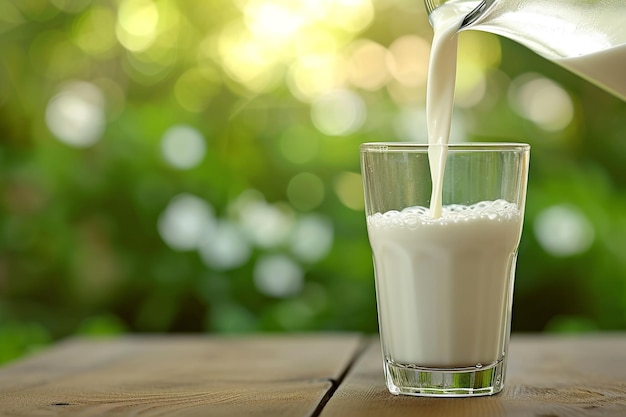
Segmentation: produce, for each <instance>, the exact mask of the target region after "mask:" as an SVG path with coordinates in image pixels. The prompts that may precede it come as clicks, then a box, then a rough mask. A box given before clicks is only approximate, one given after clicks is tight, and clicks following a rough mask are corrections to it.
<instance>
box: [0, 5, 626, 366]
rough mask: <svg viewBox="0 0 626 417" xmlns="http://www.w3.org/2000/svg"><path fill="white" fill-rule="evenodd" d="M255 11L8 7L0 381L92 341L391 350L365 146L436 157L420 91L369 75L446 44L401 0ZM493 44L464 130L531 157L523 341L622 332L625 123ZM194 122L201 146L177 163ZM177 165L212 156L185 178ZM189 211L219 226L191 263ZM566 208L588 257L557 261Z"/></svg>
mask: <svg viewBox="0 0 626 417" xmlns="http://www.w3.org/2000/svg"><path fill="white" fill-rule="evenodd" d="M261 3H262V2H251V1H250V2H248V1H243V0H242V1H235V2H231V1H205V0H190V1H182V2H175V1H171V0H169V1H168V0H158V1H151V0H124V1H108V0H99V1H96V0H93V1H79V2H69V1H62V0H54V1H51V2H42V1H35V0H25V1H20V2H14V1H11V0H0V54H1V56H2V57H3V58H2V63H1V64H0V133H1V136H0V362H1V361H8V360H11V359H14V358H16V357H18V356H20V355H22V354H25V353H27V352H30V351H32V350H33V349H36V348H37V347H39V346H41V345H44V344H47V343H50V342H51V341H54V340H58V339H59V338H62V337H67V336H70V335H74V334H90V335H94V334H97V335H110V334H118V333H124V332H224V333H233V332H235V333H236V332H255V331H308V330H328V331H335V330H339V331H351V330H354V331H364V332H375V331H376V329H377V323H376V307H375V294H374V284H373V272H372V265H371V254H370V249H369V245H368V243H367V236H366V230H365V221H364V213H363V211H362V201H360V200H359V199H360V198H362V197H359V196H360V195H361V194H360V193H361V191H360V184H359V181H358V180H359V177H358V173H359V166H358V145H359V144H360V143H362V142H366V141H387V140H406V139H413V140H414V139H415V136H418V137H419V136H420V135H422V136H421V137H422V138H423V137H424V136H423V133H422V131H420V130H419V129H420V128H419V126H421V125H423V120H421V119H423V114H422V113H420V111H421V109H423V100H424V86H423V85H420V84H419V83H416V84H415V85H409V84H406V83H405V84H402V83H401V82H400V81H398V79H394V77H396V76H397V74H396V75H393V71H390V70H388V69H383V70H380V68H386V67H385V65H382V66H376V65H378V64H380V63H381V62H383V61H384V62H387V61H385V59H387V60H388V59H390V58H389V55H381V56H383V58H381V59H378V58H376V59H375V58H371V57H370V59H369V60H367V62H369V63H370V64H371V65H373V66H372V68H373V69H371V71H374V72H372V73H371V74H374V75H371V74H370V76H369V77H370V78H358V77H355V76H354V68H355V67H353V66H351V65H356V64H354V62H357V61H355V60H356V58H355V57H356V52H355V51H356V50H357V49H358V48H359V47H363V45H369V46H372V43H377V44H378V46H381V48H382V49H380V48H378V49H376V47H372V48H370V49H361V51H366V52H367V51H370V52H371V53H378V52H380V51H385V50H387V51H389V50H392V49H393V48H392V47H391V46H392V44H393V43H394V41H395V40H396V39H399V38H402V37H405V36H406V37H408V38H406V39H409V41H410V42H413V43H412V44H411V45H413V46H415V47H417V49H416V56H417V57H418V58H419V57H421V58H420V59H421V61H419V65H421V67H420V68H422V69H424V68H425V66H426V61H425V60H424V56H423V54H422V55H419V54H420V53H421V52H419V46H420V45H427V44H428V43H427V42H428V39H429V36H430V34H431V29H430V27H429V26H428V23H427V19H426V17H425V16H424V12H423V10H422V8H421V5H418V4H417V3H415V4H413V3H411V4H408V3H407V2H404V1H394V0H387V1H379V2H373V3H370V2H369V1H362V2H355V4H360V3H362V4H361V5H360V6H358V7H356V8H355V9H354V10H348V9H345V10H344V9H341V8H340V6H339V2H337V5H335V6H333V7H334V9H333V8H332V7H331V6H329V5H331V4H335V3H333V2H320V5H319V8H317V9H312V10H310V11H309V12H308V14H305V15H306V16H308V17H307V18H310V19H314V17H315V15H316V13H319V16H318V17H315V19H316V20H310V21H307V22H306V24H305V23H302V21H301V20H297V19H295V20H294V19H287V20H284V19H283V20H279V21H277V22H279V23H276V24H274V25H269V26H267V25H265V26H264V21H262V20H259V19H261V17H262V16H265V14H263V13H266V14H267V13H270V12H271V11H272V10H273V9H271V8H268V9H263V10H260V9H259V10H257V9H254V10H253V9H250V8H251V7H253V5H254V4H261ZM271 3H275V4H283V3H280V2H267V4H271ZM285 4H292V6H293V5H296V4H300V3H299V2H291V3H290V2H286V3H285ZM302 4H304V2H302ZM372 4H373V6H372ZM246 5H247V6H246ZM293 7H296V6H293ZM298 7H299V6H298ZM302 7H303V6H302ZM346 7H347V6H346ZM324 8H326V9H324ZM287 11H288V12H289V10H287ZM314 11H315V13H313V12H314ZM299 12H302V10H300V11H298V10H296V9H293V10H291V11H290V13H295V14H297V13H299ZM350 13H353V14H350ZM155 16H156V18H155ZM276 16H278V17H276ZM280 16H281V15H280V14H279V15H275V16H274V18H275V19H279V18H280ZM283 17H284V15H283ZM291 17H293V16H291ZM255 19H257V20H255ZM251 22H252V23H251ZM290 22H291V23H290ZM294 22H300V23H301V25H300V26H297V25H295V23H294ZM390 22H393V23H390ZM265 23H266V22H265ZM287 23H289V24H287ZM246 25H248V26H246ZM281 25H282V26H281ZM290 31H291V32H290ZM464 36H468V38H467V40H468V43H467V44H466V45H468V46H467V48H470V47H476V46H475V45H477V44H478V45H480V42H479V41H478V43H477V41H476V39H480V38H475V39H474V38H470V37H469V36H470V35H465V34H464ZM418 37H421V38H420V39H421V41H420V40H419V39H418V40H416V39H417V38H418ZM472 39H473V40H472ZM485 39H487V38H485ZM364 40H369V42H370V43H369V44H365V43H362V42H364ZM488 40H489V42H490V45H492V44H493V45H496V46H497V47H499V48H500V50H499V51H498V53H499V55H498V54H496V53H495V52H494V51H493V50H491V49H490V51H491V55H489V54H487V55H485V54H471V53H468V54H466V55H468V56H470V57H472V56H474V57H483V58H467V59H478V61H468V60H467V59H466V60H461V62H460V63H459V74H460V77H467V79H465V80H464V81H463V83H464V85H469V86H470V87H471V86H478V85H479V84H480V83H479V81H480V80H482V81H484V85H483V84H480V85H483V86H484V87H485V91H486V92H485V93H484V94H485V95H484V97H482V98H481V99H479V100H476V103H474V104H472V105H464V106H463V107H460V108H458V109H457V111H456V116H457V120H458V121H460V122H459V123H460V124H461V125H462V129H461V136H463V137H464V138H466V139H468V140H503V139H504V140H516V141H524V142H528V143H530V144H531V145H532V147H533V150H532V158H531V159H532V162H531V178H530V188H529V193H528V207H527V213H526V222H525V230H524V236H523V238H522V244H521V248H520V254H519V262H518V275H517V286H516V296H515V297H516V298H515V310H514V330H525V331H540V330H544V329H547V330H576V331H582V330H589V329H594V330H595V329H599V330H608V329H624V328H626V284H625V283H626V249H625V248H626V237H625V236H626V198H625V194H624V189H625V187H626V176H624V171H623V165H624V161H626V123H625V122H624V120H626V105H625V104H624V103H622V102H620V101H619V100H618V99H616V98H614V97H612V96H610V95H609V94H607V93H605V92H603V91H601V90H599V89H597V88H596V87H594V86H592V85H590V84H588V83H586V82H585V81H583V80H581V79H579V78H578V77H576V76H574V75H572V74H569V73H568V72H566V71H565V70H563V69H561V68H559V67H556V66H555V65H553V64H551V63H549V62H546V61H545V60H543V59H541V58H539V57H537V56H536V55H534V54H532V53H531V52H529V51H527V50H525V49H523V48H522V47H520V46H518V45H516V44H514V43H512V42H509V41H507V40H498V38H495V37H490V38H488ZM420 42H422V43H420ZM359 45H360V46H359ZM471 45H474V46H471ZM385 48H386V49H385ZM495 49H497V48H495ZM393 50H394V51H396V49H393ZM372 51H373V52H372ZM377 51H378V52H377ZM410 51H411V52H410V53H409V55H406V56H405V58H407V59H409V58H411V56H412V53H413V52H412V51H413V50H412V49H410ZM368 53H369V52H368ZM368 56H369V55H368ZM374 56H378V55H374ZM385 56H386V58H384V57H385ZM485 56H486V57H485ZM379 58H380V56H379ZM464 59H465V58H464ZM480 59H483V61H480ZM368 65H369V64H368ZM368 68H369V67H368ZM376 68H379V69H378V70H376ZM476 68H479V69H480V71H481V72H480V74H482V75H481V76H480V77H478V78H475V77H474V78H472V77H470V75H471V74H474V72H472V71H475V70H476ZM333 71H334V72H333ZM351 71H352V72H351ZM376 71H379V73H380V71H383V73H384V74H383V73H380V74H383V75H384V77H382V78H380V79H378V78H376V74H378V73H376ZM422 72H423V71H422ZM529 72H533V73H534V74H535V75H534V76H536V77H543V78H547V79H551V80H554V81H556V82H558V85H560V88H561V89H563V91H566V92H567V94H566V95H567V97H569V98H570V100H571V105H572V109H573V110H572V111H573V117H572V120H571V121H570V122H569V123H567V124H566V126H565V127H563V128H560V129H556V130H545V129H544V128H542V127H541V126H539V125H538V124H536V123H534V122H532V121H530V120H528V119H527V118H525V117H522V116H520V113H519V112H517V111H516V110H515V108H514V107H515V106H514V105H512V104H511V98H510V96H511V91H512V90H513V89H514V87H515V85H516V84H515V82H514V81H515V80H517V79H518V76H520V75H523V74H527V73H529ZM364 73H368V72H367V71H365V72H364ZM351 74H352V75H351ZM380 74H379V75H380ZM415 74H416V75H415V77H419V76H420V75H419V74H420V72H419V71H418V72H417V73H415ZM385 77H386V78H385ZM421 77H423V75H421ZM477 80H478V81H477ZM368 83H369V84H368ZM472 83H478V84H475V85H474V84H472ZM470 87H468V88H467V89H466V90H467V91H466V92H465V93H464V94H465V96H463V95H460V100H461V99H462V100H461V101H462V102H465V103H468V102H470V101H471V100H470V99H471V94H470V93H471V91H474V90H472V88H470ZM337 91H340V92H341V94H343V95H341V94H340V95H334V96H333V95H332V94H330V93H333V92H337ZM476 91H478V90H476ZM324 100H329V101H324ZM333 100H334V101H333ZM360 106H361V107H360ZM328 109H331V110H330V112H329V111H328ZM359 109H361V110H359ZM363 109H365V113H363V112H362V110H363ZM359 111H361V113H359ZM359 117H364V118H363V119H362V120H361V119H359ZM353 119H354V120H353ZM350 120H352V122H351V121H350ZM359 120H360V121H359ZM407 120H408V126H409V127H411V128H415V129H418V134H417V135H413V136H411V135H410V134H409V133H410V132H409V133H407V129H404V130H402V129H401V128H400V127H399V126H403V123H404V125H406V124H407ZM86 121H87V122H88V123H87V122H86ZM346 121H348V122H346ZM55 123H56V124H55ZM176 126H178V127H180V126H183V127H185V128H186V129H188V131H192V132H195V134H199V135H200V137H201V138H202V140H201V143H202V144H203V146H204V148H203V149H204V150H199V149H200V148H193V146H199V145H198V142H197V141H196V142H193V139H190V140H191V142H176V143H174V150H173V151H172V150H170V151H167V152H164V150H163V149H164V146H165V136H166V133H167V132H168V131H170V129H172V128H173V127H176ZM409 130H410V129H409ZM453 130H454V129H453ZM177 140H178V139H177ZM190 144H191V145H190ZM194 144H195V145H194ZM192 145H193V146H192ZM186 146H192V147H191V148H189V149H191V151H188V150H186V149H187V148H186ZM179 151H180V152H182V153H181V155H183V157H184V158H186V159H184V158H183V162H182V163H183V164H185V163H189V162H188V161H192V160H193V154H194V152H195V153H198V155H200V157H201V158H200V161H199V162H198V163H194V164H191V163H189V164H190V165H189V166H183V167H181V166H177V165H176V162H175V161H174V162H173V160H172V159H171V158H172V157H175V156H176V155H178V152H179ZM168 152H169V154H168ZM185 152H188V153H189V152H190V153H191V155H192V156H191V157H190V156H189V155H188V154H185ZM168 155H169V156H168ZM172 155H173V156H172ZM185 155H186V156H185ZM168 158H170V159H168ZM185 161H187V162H185ZM301 174H306V175H304V176H303V175H301ZM181 195H183V196H187V197H189V196H191V199H187V200H186V201H187V202H188V203H189V204H191V205H193V207H196V208H198V207H200V208H199V209H198V210H201V212H202V213H204V214H203V215H205V216H208V217H207V218H210V219H211V222H210V226H211V227H210V228H208V229H207V230H206V231H202V233H200V235H199V239H200V241H199V242H200V243H197V244H194V245H195V246H194V245H192V246H193V247H184V248H183V247H176V244H173V243H172V242H171V241H168V240H167V238H166V237H164V232H163V230H161V229H160V227H161V226H160V225H162V223H161V222H163V221H164V220H163V219H164V213H165V212H166V211H167V208H168V207H169V205H170V204H171V203H172V202H173V201H175V199H176V198H177V197H178V196H181ZM203 204H204V205H205V206H206V207H205V206H203ZM553 206H559V207H565V208H566V210H570V211H569V212H567V211H566V212H567V213H570V214H571V213H574V214H573V215H574V216H579V217H575V219H576V218H578V219H580V218H582V219H584V220H585V221H586V222H587V223H588V224H589V225H590V227H591V230H592V233H593V237H592V239H591V241H590V242H589V244H588V245H587V246H584V247H582V246H581V247H580V248H579V250H575V251H573V252H569V253H566V254H563V253H561V254H555V253H554V252H550V251H549V250H546V246H545V243H542V242H541V236H540V234H539V235H538V233H537V230H536V228H535V226H536V224H537V223H536V222H537V221H538V219H541V218H542V217H541V216H542V213H545V210H546V209H547V208H549V207H553ZM201 207H205V208H204V209H202V208H201ZM252 209H254V210H256V211H255V212H254V213H256V214H255V215H258V216H261V217H258V218H257V217H254V218H252V217H250V216H251V214H250V213H251V212H250V210H252ZM202 210H205V211H202ZM259 213H261V214H259ZM581 216H582V217H581ZM179 217H180V216H179ZM183 217H184V216H183ZM250 219H252V220H250ZM178 220H179V221H184V219H182V220H181V219H178ZM553 220H554V219H553ZM557 220H558V219H557ZM579 223H580V222H579ZM207 224H208V223H207ZM585 224H586V223H585ZM307 225H309V226H307ZM311 225H312V226H311ZM576 225H577V224H576V223H574V226H576ZM181 227H182V226H181ZM298 227H302V228H303V229H302V230H305V232H302V233H303V234H300V235H298V234H297V230H298ZM305 227H309V228H308V229H306V228H305ZM185 230H187V229H185ZM190 230H191V231H189V230H188V231H187V232H186V233H187V234H188V235H189V233H191V235H193V236H196V235H194V226H193V225H192V226H191V229H190ZM329 230H330V232H329ZM329 233H330V239H331V240H330V243H329V244H328V242H327V243H324V242H325V240H324V239H328V236H329ZM583 237H584V236H583ZM583 237H580V236H578V238H580V239H582V238H583ZM186 239H187V241H188V240H189V239H191V238H189V236H187V238H186ZM583 240H584V239H583ZM183 243H184V242H183ZM583 243H584V242H583ZM198 245H205V246H206V247H207V248H209V247H210V248H212V249H211V250H213V251H214V252H210V253H209V252H202V251H200V250H199V249H197V247H198ZM220 245H222V246H220ZM324 245H326V246H327V248H326V249H327V250H326V251H324V250H323V249H324V247H325V246H324ZM320 248H321V249H320ZM208 250H209V249H207V251H208ZM316 251H319V253H317V252H316ZM233 254H240V255H239V256H241V258H240V260H239V261H237V259H235V258H233V256H234V255H233ZM227 262H231V263H230V264H228V263H227ZM262 265H265V266H266V267H267V268H269V269H268V270H269V271H270V273H269V274H268V273H265V274H263V273H261V272H259V270H260V268H261V266H262ZM268 265H269V266H268ZM272 268H273V269H272ZM272 271H273V272H272ZM276 277H278V278H276ZM281 280H282V281H281Z"/></svg>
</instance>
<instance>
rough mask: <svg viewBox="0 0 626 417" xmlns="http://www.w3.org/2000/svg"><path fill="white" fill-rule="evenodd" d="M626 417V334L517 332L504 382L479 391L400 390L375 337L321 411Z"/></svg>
mask: <svg viewBox="0 0 626 417" xmlns="http://www.w3.org/2000/svg"><path fill="white" fill-rule="evenodd" d="M339 416H341V417H346V416H362V417H368V416H377V417H385V416H393V417H403V416H413V417H419V416H428V417H474V416H476V417H478V416H480V417H496V416H498V417H500V416H514V417H518V416H519V417H525V416H528V417H585V416H591V417H600V416H603V417H609V416H610V417H624V416H626V335H624V334H621V335H611V334H601V335H586V336H576V337H571V336H570V337H555V336H552V337H547V336H519V335H516V336H514V337H513V339H512V341H511V345H510V356H509V365H508V374H507V377H506V387H505V389H504V391H503V392H502V393H500V394H497V395H495V396H491V397H480V398H456V399H440V398H419V397H406V396H394V395H391V394H389V392H388V391H387V388H386V387H385V385H384V380H383V373H382V355H381V352H380V346H379V342H378V340H377V339H375V340H372V341H371V343H370V345H369V347H368V348H367V350H366V351H365V352H364V354H363V355H362V356H361V357H360V358H359V359H358V360H357V361H356V363H355V364H354V366H353V368H352V369H351V371H350V372H349V374H348V375H347V377H346V379H345V380H344V382H343V383H342V384H341V386H340V387H339V389H338V390H337V391H336V392H335V394H334V395H333V397H332V398H331V399H330V401H329V402H328V404H327V405H326V407H325V408H324V410H323V412H322V414H321V417H339Z"/></svg>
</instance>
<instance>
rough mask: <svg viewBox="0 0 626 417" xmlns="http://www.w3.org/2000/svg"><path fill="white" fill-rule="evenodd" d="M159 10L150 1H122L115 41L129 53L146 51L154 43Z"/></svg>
mask: <svg viewBox="0 0 626 417" xmlns="http://www.w3.org/2000/svg"><path fill="white" fill-rule="evenodd" d="M158 23H159V10H158V9H157V6H156V4H155V3H154V2H153V1H151V0H122V2H121V4H120V6H119V10H118V17H117V29H116V34H117V39H118V40H119V41H120V43H121V44H122V45H123V46H124V47H125V48H126V49H128V50H129V51H133V52H138V51H143V50H145V49H147V48H148V47H149V46H150V45H152V43H153V42H154V40H155V38H156V35H157V25H158Z"/></svg>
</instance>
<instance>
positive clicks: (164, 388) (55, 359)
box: [0, 334, 361, 417]
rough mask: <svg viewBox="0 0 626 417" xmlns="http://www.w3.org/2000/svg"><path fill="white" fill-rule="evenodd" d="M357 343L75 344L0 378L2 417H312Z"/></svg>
mask: <svg viewBox="0 0 626 417" xmlns="http://www.w3.org/2000/svg"><path fill="white" fill-rule="evenodd" d="M360 345H361V338H360V336H358V335H336V334H333V335H298V336H273V337H272V336H263V337H233V338H211V337H146V336H141V337H125V338H121V339H113V340H89V339H75V340H70V341H68V342H65V343H62V344H60V345H58V346H56V347H55V348H53V349H51V350H50V351H47V352H45V353H44V354H42V355H40V356H36V357H33V358H30V359H28V360H25V361H23V362H19V363H17V364H15V365H12V366H9V367H6V368H4V369H0V416H3V417H4V416H16V417H17V416H29V417H30V416H92V415H94V416H96V415H98V416H100V415H107V416H109V415H110V416H157V415H158V416H190V417H191V416H311V415H314V414H316V413H317V408H318V407H319V406H320V404H323V403H324V402H325V398H326V397H327V396H328V395H329V394H330V393H332V391H333V390H334V389H335V388H336V385H337V384H338V382H339V380H340V379H341V377H342V375H343V373H344V372H345V370H346V369H347V367H348V366H349V364H350V362H351V361H352V360H353V358H354V356H355V355H356V352H357V351H358V350H359V349H360Z"/></svg>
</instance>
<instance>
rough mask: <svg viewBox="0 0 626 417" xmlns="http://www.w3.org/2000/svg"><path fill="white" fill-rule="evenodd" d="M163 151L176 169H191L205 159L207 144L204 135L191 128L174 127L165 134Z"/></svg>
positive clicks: (162, 140) (162, 145) (162, 142)
mask: <svg viewBox="0 0 626 417" xmlns="http://www.w3.org/2000/svg"><path fill="white" fill-rule="evenodd" d="M161 151H162V153H163V157H164V158H165V160H166V161H167V162H168V163H169V164H170V165H171V166H173V167H174V168H178V169H190V168H193V167H195V166H197V165H198V164H199V163H200V162H202V160H203V159H204V155H205V153H206V142H205V139H204V137H203V136H202V134H201V133H200V132H198V130H196V129H194V128H193V127H191V126H182V125H180V126H173V127H171V128H169V129H168V130H167V131H166V132H165V133H164V134H163V138H162V139H161Z"/></svg>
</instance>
